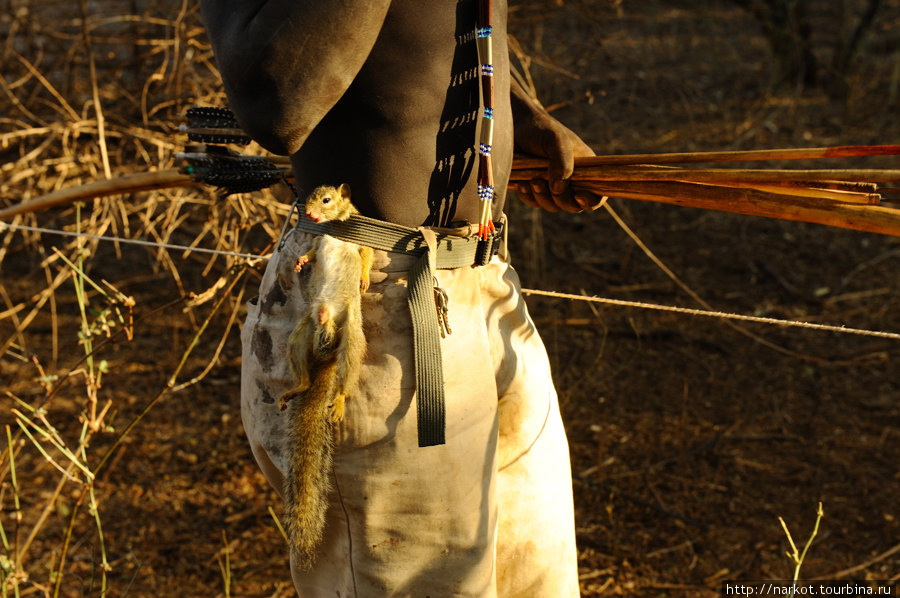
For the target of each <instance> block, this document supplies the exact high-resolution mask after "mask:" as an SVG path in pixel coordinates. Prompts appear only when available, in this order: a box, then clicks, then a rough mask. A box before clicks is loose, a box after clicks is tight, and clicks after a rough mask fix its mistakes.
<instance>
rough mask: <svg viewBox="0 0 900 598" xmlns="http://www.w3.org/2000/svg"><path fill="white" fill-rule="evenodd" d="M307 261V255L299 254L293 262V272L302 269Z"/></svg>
mask: <svg viewBox="0 0 900 598" xmlns="http://www.w3.org/2000/svg"><path fill="white" fill-rule="evenodd" d="M308 263H309V256H308V255H301V256H300V257H298V258H297V261H296V262H294V272H300V271H301V270H303V266H305V265H306V264H308Z"/></svg>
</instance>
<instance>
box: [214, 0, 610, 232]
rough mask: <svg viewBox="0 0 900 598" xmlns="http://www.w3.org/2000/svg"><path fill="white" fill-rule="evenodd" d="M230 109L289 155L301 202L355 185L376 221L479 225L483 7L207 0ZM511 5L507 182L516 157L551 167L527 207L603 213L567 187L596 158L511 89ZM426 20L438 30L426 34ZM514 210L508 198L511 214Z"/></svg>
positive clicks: (499, 67)
mask: <svg viewBox="0 0 900 598" xmlns="http://www.w3.org/2000/svg"><path fill="white" fill-rule="evenodd" d="M201 8H202V11H203V18H204V21H205V23H206V26H207V30H208V32H209V36H210V39H211V40H212V43H213V49H214V52H215V56H216V62H217V64H218V66H219V69H220V71H221V73H222V78H223V81H224V83H225V90H226V92H227V94H228V98H229V103H230V107H231V109H232V110H233V111H234V112H235V114H236V115H237V117H238V120H239V121H240V123H241V125H242V126H243V127H244V129H245V130H246V131H247V132H248V133H249V134H250V135H251V136H252V137H253V138H254V139H256V140H257V141H258V142H259V143H260V144H261V145H262V146H263V147H265V148H266V149H268V150H270V151H272V152H274V153H276V154H282V155H290V156H291V157H292V162H293V165H294V171H295V173H296V176H297V185H298V187H299V191H300V194H301V195H303V194H304V193H307V192H309V191H310V190H311V189H313V188H314V187H316V186H318V185H322V184H332V185H333V184H337V183H343V182H346V183H349V184H350V187H351V189H352V190H353V197H354V202H355V203H356V204H357V207H358V208H359V210H360V211H361V212H362V213H363V214H366V215H369V216H373V217H375V218H381V219H385V220H388V221H391V222H396V223H399V224H405V225H408V226H419V225H422V224H426V225H435V226H443V225H447V224H450V223H451V222H459V221H468V222H477V221H478V214H479V209H478V201H477V199H476V193H475V173H476V169H477V155H476V154H475V151H474V149H473V146H474V144H475V140H476V138H477V128H478V126H479V121H480V119H479V118H478V97H479V90H478V83H477V79H476V77H475V76H474V73H475V70H474V69H475V68H476V65H477V54H476V50H475V44H474V42H473V41H472V40H471V37H470V36H468V37H467V32H468V31H471V29H472V27H473V23H474V18H475V1H474V0H458V1H457V0H453V1H451V0H444V1H438V0H435V1H433V2H419V1H417V0H317V1H315V2H312V1H309V2H303V1H298V0H201ZM506 16H507V9H506V4H505V2H503V1H494V2H493V21H494V22H493V25H494V35H493V38H494V42H493V43H494V86H495V110H494V119H495V130H494V142H493V152H492V155H493V160H494V180H495V188H496V190H497V194H498V195H499V196H500V197H503V196H504V195H505V193H504V190H505V189H506V185H507V181H508V178H509V171H510V165H511V161H512V156H513V151H514V146H513V137H515V150H516V151H521V152H524V153H528V154H532V155H536V156H543V157H546V158H548V159H549V162H550V166H549V173H548V174H549V181H550V182H549V184H548V182H547V181H545V180H538V181H533V182H532V184H530V185H527V186H525V188H522V189H519V195H520V197H521V199H522V200H523V201H524V202H525V203H527V204H529V205H531V206H535V207H540V208H543V209H546V210H549V211H558V210H565V211H569V212H580V211H582V210H589V209H592V208H593V207H595V206H596V205H597V204H598V203H599V199H600V198H599V197H596V196H594V195H592V194H574V195H573V194H572V192H571V189H570V186H569V185H568V183H567V182H566V181H565V179H567V178H568V177H569V176H571V174H572V170H573V162H574V159H575V158H576V157H579V156H590V155H593V152H592V151H591V150H590V148H589V147H588V146H587V145H586V144H585V143H584V142H583V141H582V140H581V139H580V138H578V136H577V135H575V134H574V133H573V132H572V131H570V130H569V129H567V128H566V127H565V126H563V125H562V124H561V123H559V121H557V120H555V119H554V118H553V117H551V116H550V115H549V114H548V113H547V112H546V111H545V110H544V109H543V108H542V107H541V106H540V104H539V103H537V102H535V101H534V100H532V99H530V98H529V97H528V96H527V94H525V92H524V91H523V90H522V89H521V88H520V87H519V86H518V85H514V84H511V80H510V79H511V78H510V75H509V58H508V50H507V45H506V42H507V40H506ZM426 24H427V26H426ZM501 204H502V201H497V202H495V206H494V216H495V217H499V214H500V211H501V210H502V205H501Z"/></svg>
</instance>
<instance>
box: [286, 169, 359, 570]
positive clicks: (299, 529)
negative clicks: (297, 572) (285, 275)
mask: <svg viewBox="0 0 900 598" xmlns="http://www.w3.org/2000/svg"><path fill="white" fill-rule="evenodd" d="M357 213H358V211H357V210H356V208H355V207H354V206H353V204H351V203H350V187H349V186H347V185H341V186H340V187H337V188H335V187H329V186H322V187H317V188H316V189H314V190H313V192H312V193H311V194H310V195H309V197H308V198H307V199H306V216H307V217H308V218H309V219H310V220H312V221H313V222H327V221H330V220H347V219H348V218H349V217H350V216H351V214H357ZM372 258H373V250H372V248H371V247H363V246H360V245H356V244H355V243H349V242H346V241H341V240H338V239H335V238H334V237H330V236H328V235H321V236H318V237H316V238H315V239H313V241H312V245H311V246H310V249H309V251H308V252H306V254H304V255H302V256H300V257H299V258H297V263H296V265H295V266H294V269H295V270H296V271H297V272H300V271H301V270H302V269H303V268H304V266H306V265H307V264H312V272H311V273H310V275H309V281H308V285H309V287H308V288H309V289H310V296H309V304H308V306H307V310H306V313H304V314H303V315H302V317H301V318H300V321H299V322H298V323H297V326H296V327H295V328H294V331H293V332H292V333H291V336H290V339H289V346H290V361H291V369H292V370H293V372H294V375H295V376H296V377H297V386H296V387H295V388H293V389H291V390H289V391H288V392H286V393H285V394H284V395H282V396H281V399H280V400H279V406H280V407H281V409H285V408H287V406H288V402H289V401H290V402H292V403H293V407H292V408H291V412H290V414H289V417H290V430H291V431H290V443H291V451H292V452H291V457H290V464H289V471H288V476H287V480H286V481H285V489H284V490H285V492H284V494H285V501H286V516H287V522H288V536H289V537H290V540H291V545H292V547H293V549H294V551H295V553H296V556H297V557H298V561H299V564H300V565H301V567H303V568H304V569H309V568H310V567H312V565H313V563H314V562H315V557H316V549H317V548H318V545H319V543H320V542H321V541H322V534H323V531H324V528H325V514H326V511H327V509H328V493H329V491H330V490H331V480H330V476H331V468H332V453H333V450H334V438H333V425H334V424H335V423H337V422H340V421H341V420H342V419H343V418H344V402H345V400H346V397H347V395H348V394H352V393H353V392H354V391H355V390H356V386H357V383H358V381H359V371H360V366H361V364H362V360H363V357H364V355H365V351H366V339H365V336H364V335H363V328H362V308H361V293H362V292H364V291H365V290H366V289H368V288H369V271H370V269H371V267H372ZM292 399H294V400H292Z"/></svg>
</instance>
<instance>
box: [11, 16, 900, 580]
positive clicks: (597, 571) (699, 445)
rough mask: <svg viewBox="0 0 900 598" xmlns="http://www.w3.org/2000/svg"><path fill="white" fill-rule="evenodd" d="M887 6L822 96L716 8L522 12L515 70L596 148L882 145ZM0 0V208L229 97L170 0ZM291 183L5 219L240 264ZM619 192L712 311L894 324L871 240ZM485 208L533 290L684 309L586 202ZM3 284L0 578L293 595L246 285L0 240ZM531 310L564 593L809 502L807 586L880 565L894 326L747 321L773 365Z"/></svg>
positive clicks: (626, 323)
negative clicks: (261, 426) (765, 325)
mask: <svg viewBox="0 0 900 598" xmlns="http://www.w3.org/2000/svg"><path fill="white" fill-rule="evenodd" d="M885 4H886V5H887V8H886V13H885V14H884V15H883V17H882V20H881V21H880V22H879V27H880V28H879V29H878V35H877V36H876V37H875V38H874V40H873V41H871V42H870V44H869V46H868V52H870V54H871V55H872V56H875V55H878V56H881V55H883V54H884V53H885V52H887V56H888V58H887V59H883V60H882V59H880V60H869V61H865V62H863V63H862V64H861V65H860V66H859V68H858V69H857V71H856V79H855V81H853V83H854V84H853V85H851V86H850V90H851V92H850V94H849V95H848V97H846V98H845V99H842V100H840V101H835V100H834V99H833V98H830V97H828V96H827V95H826V94H823V93H819V92H816V91H815V90H812V91H810V92H807V93H804V94H783V93H779V94H775V93H771V92H770V87H769V79H768V75H767V73H768V70H767V54H766V51H767V50H766V46H765V42H764V40H763V39H762V38H761V37H760V36H759V35H756V34H755V33H754V32H753V30H752V29H753V22H752V20H750V19H749V18H747V17H745V16H742V15H741V14H740V13H739V11H738V10H737V9H736V8H734V7H733V5H731V4H729V3H728V2H724V1H720V2H714V1H710V2H704V3H701V5H702V6H700V5H697V4H696V3H691V2H675V1H671V2H665V1H662V0H658V1H651V2H644V3H641V5H640V6H637V4H636V3H631V2H627V1H624V2H613V1H606V0H602V1H600V0H597V1H590V0H564V1H557V2H540V1H533V2H531V1H526V2H521V3H518V4H517V5H516V8H515V10H514V13H513V21H514V27H515V32H516V35H517V39H518V41H519V43H520V46H521V53H520V57H521V58H522V60H523V61H525V64H524V66H525V67H527V68H526V69H524V72H525V75H526V76H527V78H528V81H530V82H532V83H533V85H534V86H535V88H536V89H537V91H538V93H539V95H540V97H541V98H542V100H543V101H544V102H545V104H547V105H548V106H550V107H551V108H553V109H554V111H555V114H557V115H559V116H560V117H561V118H562V119H563V120H564V121H565V122H566V123H567V124H569V125H570V126H572V127H573V128H574V129H576V130H578V131H579V132H580V133H582V134H583V135H584V136H585V138H586V139H587V140H588V141H589V142H590V143H591V144H592V145H594V146H595V147H596V148H598V150H599V151H603V152H606V153H617V152H662V151H698V150H713V149H752V148H767V147H790V146H794V147H797V146H809V145H836V144H854V143H878V142H890V141H892V140H895V139H896V138H897V137H898V136H900V131H898V129H897V125H896V124H895V118H894V116H895V115H894V114H893V112H892V109H891V108H890V106H891V103H892V102H893V101H894V100H895V99H896V94H897V88H898V84H897V80H898V78H897V73H898V72H900V70H898V69H897V67H896V65H897V64H900V58H898V51H897V49H896V48H897V46H896V40H895V39H893V37H892V35H893V34H892V33H891V31H892V30H894V28H893V27H892V24H893V23H894V22H895V21H896V20H898V18H900V8H898V6H897V4H898V3H897V2H894V1H891V2H886V3H885ZM0 6H2V10H0V39H2V46H0V56H2V64H3V65H4V68H3V74H2V77H0V115H2V116H0V205H10V204H12V203H15V202H18V201H22V200H25V199H29V198H32V197H35V196H38V195H41V194H44V193H47V192H50V191H53V190H57V189H60V188H63V187H69V186H74V185H78V184H81V183H84V182H87V181H92V180H96V179H98V178H103V177H105V176H106V175H107V173H109V174H110V175H112V176H116V175H118V174H130V173H133V172H137V171H147V170H154V169H164V168H170V167H172V165H173V164H174V153H175V152H177V151H179V150H181V149H182V144H183V140H182V139H180V138H179V136H178V135H177V134H176V129H177V125H178V120H179V116H180V115H181V114H182V113H183V112H184V110H185V109H186V108H187V107H188V106H190V105H194V104H204V105H224V103H225V102H224V98H223V96H222V92H221V89H220V87H219V83H218V76H217V73H216V70H215V67H214V66H213V64H212V55H211V51H210V48H209V46H208V44H207V43H206V41H205V38H204V36H203V32H202V28H201V26H200V24H199V19H198V15H197V13H196V5H195V3H194V2H188V1H186V0H185V1H182V2H177V1H174V0H173V1H168V0H155V1H154V2H152V3H148V2H145V1H144V0H130V1H127V2H126V1H115V0H106V1H103V2H78V3H61V2H57V1H50V0H34V1H26V0H7V1H6V2H5V3H0ZM698 7H699V8H701V9H702V10H699V11H698V10H697V8H698ZM148 15H149V16H148ZM823 43H824V42H823ZM826 49H827V48H826ZM710 57H715V59H714V60H713V59H710ZM92 64H93V67H92ZM873 98H877V99H878V101H877V102H875V101H873V100H872V99H873ZM251 151H252V149H251ZM885 167H888V166H885ZM288 197H289V193H287V191H286V190H284V189H275V190H274V191H273V192H271V193H270V192H266V193H256V194H252V195H243V196H232V197H229V198H227V199H219V198H217V197H216V196H215V194H214V192H213V191H211V190H209V189H202V188H188V189H173V190H167V191H161V192H155V193H140V194H134V195H130V196H127V197H120V198H109V199H102V200H97V201H93V202H89V203H87V204H84V205H76V206H70V207H67V208H63V209H56V210H52V211H48V212H43V213H40V214H29V215H23V216H19V217H16V220H15V221H14V224H18V225H27V226H37V227H41V228H47V229H61V230H67V231H70V232H75V231H77V232H82V233H89V234H94V235H111V236H118V237H123V238H132V239H142V240H146V241H151V242H164V243H171V244H174V245H183V246H199V247H204V248H214V249H219V250H223V251H233V252H242V253H265V252H266V251H267V250H268V248H269V247H270V245H271V243H272V239H273V238H275V237H276V236H277V233H278V231H279V230H280V226H281V222H282V221H283V218H284V216H285V214H286V211H287V206H286V203H285V202H286V200H287V198H288ZM616 207H617V209H618V210H619V211H620V212H621V213H622V214H623V215H624V216H623V217H624V219H625V220H626V221H627V222H628V223H630V224H631V225H632V226H633V227H635V228H636V229H638V232H639V234H640V235H641V236H642V238H644V240H645V241H646V242H647V243H648V244H649V245H650V246H651V247H653V248H654V249H655V250H656V251H657V252H658V253H659V255H660V256H661V258H662V259H663V260H664V261H665V262H666V263H667V264H669V265H670V266H672V267H673V268H674V269H675V270H676V271H677V272H678V273H679V274H680V275H681V276H682V278H683V279H684V280H685V281H686V282H687V284H688V285H690V286H691V287H692V288H693V289H695V290H698V291H700V292H701V294H702V295H703V296H704V298H705V299H706V300H709V301H710V302H711V303H713V304H715V305H716V306H717V307H723V308H728V309H729V310H731V311H742V312H745V313H758V314H761V315H772V316H778V317H790V318H805V319H809V320H813V321H827V322H846V323H847V324H848V325H852V326H857V327H873V328H888V329H892V330H897V329H900V321H898V317H897V314H898V313H900V305H898V304H897V296H898V295H900V289H898V283H897V281H896V275H895V272H896V269H895V267H896V263H897V261H896V260H897V257H898V256H900V251H898V249H897V246H896V245H895V244H894V243H893V242H892V241H888V240H885V239H882V238H879V237H876V236H872V235H861V234H859V233H844V232H836V231H832V230H828V229H821V228H816V227H808V226H802V225H801V226H798V225H792V224H790V225H789V224H786V223H780V222H774V221H764V222H762V223H760V222H758V221H755V220H743V219H742V218H741V217H729V216H720V215H711V214H710V213H708V212H699V213H698V212H693V211H690V210H683V211H679V209H677V208H665V209H663V208H661V207H658V206H643V205H630V204H617V206H616ZM511 211H512V220H513V222H514V223H516V224H517V225H518V226H514V227H513V234H514V237H513V239H512V242H513V244H514V249H515V250H516V256H517V258H518V263H519V265H520V270H521V271H522V273H523V277H524V278H525V282H526V285H527V286H531V287H537V288H551V289H555V290H560V291H568V292H573V293H587V294H593V293H609V294H612V295H615V296H621V297H624V298H638V299H643V300H649V301H654V302H671V303H676V302H679V301H680V300H682V295H681V294H680V293H679V291H678V290H677V289H676V287H675V286H674V284H673V283H672V282H671V281H670V280H669V279H668V278H667V277H666V276H665V275H663V274H661V273H660V271H659V269H658V268H657V267H656V266H655V265H654V264H653V263H652V262H650V261H649V260H646V258H645V257H644V255H643V253H642V252H641V251H640V250H639V249H637V248H636V245H635V244H634V243H633V241H632V240H631V239H630V238H628V237H627V236H626V235H625V234H624V233H623V232H622V230H621V228H620V227H619V226H618V225H617V224H616V223H615V222H613V221H612V220H610V219H608V218H602V217H601V215H600V213H598V214H597V215H596V216H592V217H585V216H579V217H571V216H568V215H564V214H560V215H545V214H541V213H539V212H536V211H530V210H525V209H524V208H523V207H522V206H516V205H513V206H511ZM573 232H577V233H580V235H579V236H578V239H577V240H576V241H575V242H573V240H572V239H573V234H572V233H573ZM0 272H2V284H0V343H2V349H3V350H2V351H0V380H2V388H0V392H2V395H0V426H2V427H3V430H2V433H0V509H2V513H0V525H2V527H0V531H2V533H0V595H2V596H57V595H58V596H101V595H110V596H157V595H170V594H172V592H173V588H174V587H178V588H179V593H180V594H182V595H198V596H199V595H203V596H209V595H219V596H227V595H233V596H273V597H274V596H290V595H293V590H292V589H291V585H290V579H289V573H288V572H287V567H286V562H285V556H284V545H283V540H282V539H281V536H280V534H279V532H278V530H277V527H276V525H275V523H274V522H273V521H272V516H271V515H270V505H272V504H275V498H274V495H273V494H272V492H271V491H270V490H269V489H267V488H266V486H265V483H264V481H263V480H262V477H261V475H260V474H259V472H258V471H257V469H256V466H255V464H254V463H253V462H252V457H251V456H250V454H249V450H248V448H247V447H246V443H245V441H244V439H243V437H242V435H241V432H242V430H241V425H240V421H239V417H237V403H238V401H237V393H238V389H239V381H238V369H239V357H238V356H239V353H240V349H239V346H238V339H237V331H238V328H239V322H240V319H241V305H242V304H243V301H244V300H245V299H246V298H247V295H249V294H252V290H251V289H252V288H253V287H254V286H255V284H256V280H255V279H256V277H258V271H257V270H256V269H255V268H253V267H250V266H249V265H248V264H247V262H246V260H242V259H238V258H234V257H227V256H211V255H208V254H200V253H190V254H188V253H186V252H183V251H180V250H174V249H164V248H158V247H146V246H144V247H136V246H132V245H128V244H125V243H118V244H117V243H109V242H98V241H96V240H93V239H88V238H81V239H72V238H66V237H57V236H54V235H49V234H43V233H39V232H34V231H27V230H17V231H12V230H4V229H2V228H0ZM192 293H193V294H195V295H196V296H198V297H199V298H200V299H202V300H205V301H201V300H200V299H198V300H193V301H192V300H191V299H190V298H191V297H192ZM529 304H530V306H531V309H532V313H533V315H534V316H535V318H536V319H537V320H538V322H539V324H541V325H542V330H543V331H544V337H545V339H546V341H547V344H548V347H549V349H550V352H551V358H552V359H553V360H554V365H555V372H556V374H555V375H556V383H557V387H558V388H559V391H560V395H561V398H562V401H563V407H564V412H565V417H566V420H567V425H568V430H569V434H570V439H571V444H572V454H573V463H574V468H575V474H576V481H575V487H576V501H577V505H576V506H577V509H578V531H579V542H580V549H581V555H580V558H581V560H580V566H581V572H582V589H583V592H584V595H585V596H607V595H646V596H655V595H673V594H678V595H703V596H711V595H717V590H718V585H717V584H718V582H719V581H720V580H721V579H729V578H736V577H740V576H766V577H770V578H778V577H782V578H784V577H787V576H789V572H790V570H791V567H792V563H791V562H790V561H789V559H786V558H785V557H784V554H783V549H784V548H785V546H786V545H784V543H783V542H784V538H783V534H782V531H781V529H780V527H779V525H778V522H777V517H778V516H779V515H784V517H785V519H786V520H788V521H791V523H792V526H793V525H794V522H797V524H796V525H797V526H798V528H799V529H805V527H806V526H807V524H810V525H811V523H812V517H811V515H810V513H812V512H813V507H814V505H815V504H816V502H817V501H819V500H821V501H822V502H823V503H824V505H825V511H826V518H825V519H824V520H823V522H822V531H821V533H820V535H819V537H818V539H817V540H816V542H815V543H814V544H813V545H812V547H811V548H810V552H809V556H808V558H807V561H806V564H805V565H804V573H805V574H806V573H807V572H808V574H809V575H826V574H829V573H835V572H838V573H843V574H844V576H848V575H852V576H854V577H857V578H862V577H868V578H873V579H885V578H891V577H894V578H896V576H897V575H898V572H900V561H898V560H897V559H898V557H897V551H896V549H895V545H896V538H897V537H898V534H900V528H898V525H900V523H898V522H900V513H897V512H896V492H895V490H896V483H897V479H896V462H897V461H898V460H900V455H898V452H897V449H896V447H897V443H896V439H897V434H898V432H897V430H898V429H900V420H898V417H900V415H898V409H897V397H898V387H897V381H896V374H895V373H894V372H895V368H896V359H897V355H898V350H897V347H896V344H895V343H869V342H863V341H858V340H855V339H854V340H847V339H843V338H839V337H836V336H829V337H827V338H823V337H822V336H821V335H817V334H805V333H803V334H801V333H793V332H791V333H782V332H780V331H776V332H775V333H771V334H766V339H767V340H768V341H770V342H773V343H777V344H779V345H784V346H786V347H789V348H790V349H791V350H792V351H793V352H794V353H795V354H799V355H800V356H801V357H800V358H796V357H786V356H785V354H784V353H778V352H774V351H772V350H771V349H769V348H767V347H765V346H763V345H759V344H756V343H754V342H753V341H749V340H747V339H746V338H744V337H741V336H739V335H735V334H734V333H732V332H731V331H730V330H725V331H723V329H722V328H721V327H717V326H716V325H713V324H709V323H699V324H698V323H696V322H693V321H686V320H683V319H678V318H676V317H674V316H668V315H656V314H652V315H651V314H647V313H643V312H635V311H633V310H607V309H602V310H596V309H594V308H593V307H587V306H584V305H575V304H563V305H560V304H559V303H554V302H552V301H550V300H541V299H538V300H535V301H531V300H529Z"/></svg>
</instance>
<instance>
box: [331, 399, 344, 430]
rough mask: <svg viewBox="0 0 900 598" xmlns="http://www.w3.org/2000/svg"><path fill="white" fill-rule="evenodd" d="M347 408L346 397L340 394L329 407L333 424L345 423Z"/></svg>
mask: <svg viewBox="0 0 900 598" xmlns="http://www.w3.org/2000/svg"><path fill="white" fill-rule="evenodd" d="M346 406H347V403H346V397H345V396H344V395H342V394H339V395H337V396H336V397H334V402H332V403H331V406H330V407H329V411H330V413H331V421H332V422H334V423H336V424H337V423H340V422H342V421H344V410H345V408H346Z"/></svg>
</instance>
